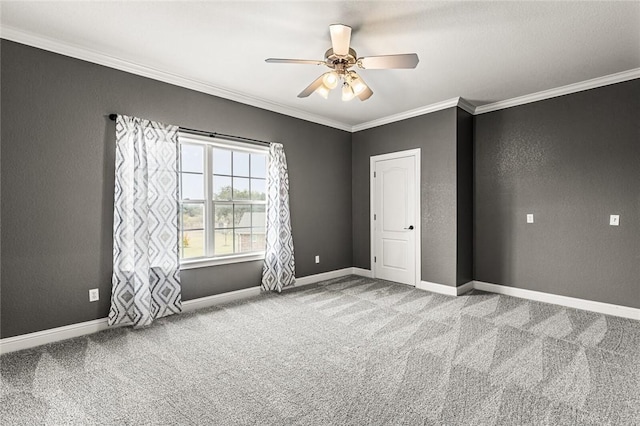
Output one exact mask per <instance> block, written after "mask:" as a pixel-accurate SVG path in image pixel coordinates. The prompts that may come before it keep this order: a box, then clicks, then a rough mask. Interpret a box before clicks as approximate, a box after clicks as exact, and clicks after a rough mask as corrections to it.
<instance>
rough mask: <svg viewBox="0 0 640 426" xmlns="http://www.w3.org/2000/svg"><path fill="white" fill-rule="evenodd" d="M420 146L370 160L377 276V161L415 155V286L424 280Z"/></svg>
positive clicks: (371, 232)
mask: <svg viewBox="0 0 640 426" xmlns="http://www.w3.org/2000/svg"><path fill="white" fill-rule="evenodd" d="M420 152H421V151H420V148H415V149H409V150H406V151H397V152H390V153H388V154H381V155H372V156H371V157H370V162H369V200H370V204H369V224H370V226H369V238H370V241H371V258H370V261H371V277H373V278H376V267H375V262H374V256H375V252H376V246H375V232H374V226H375V223H374V220H373V215H374V208H375V202H376V198H375V192H376V185H375V180H374V179H375V178H374V176H373V174H374V172H375V169H376V162H378V161H384V160H394V159H397V158H403V157H413V161H414V165H415V169H416V170H415V171H416V173H415V178H416V181H415V195H414V196H415V197H416V203H415V205H416V211H415V222H416V223H415V224H414V225H413V226H414V227H415V229H414V230H415V236H416V238H415V254H416V259H415V264H416V270H415V276H414V280H415V282H414V284H413V285H414V286H417V285H418V284H420V282H421V281H422V279H421V278H422V277H421V275H422V262H421V260H422V256H421V246H422V225H421V219H422V215H421V211H422V205H421V204H422V202H421V201H422V200H421V199H420V163H421V161H420Z"/></svg>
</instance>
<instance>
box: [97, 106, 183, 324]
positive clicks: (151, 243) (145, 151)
mask: <svg viewBox="0 0 640 426" xmlns="http://www.w3.org/2000/svg"><path fill="white" fill-rule="evenodd" d="M178 129H179V128H178V127H176V126H170V125H165V124H162V123H157V122H153V121H149V120H144V119H141V118H136V117H127V116H122V115H118V118H117V119H116V176H115V178H116V179H115V190H114V209H113V211H114V215H113V216H114V217H113V276H112V290H111V310H110V311H109V325H133V326H135V327H142V326H145V325H148V324H150V323H151V322H152V321H153V320H154V319H155V318H160V317H164V316H167V315H171V314H175V313H179V312H181V310H182V302H181V290H180V260H179V257H178V256H179V252H178V243H179V228H178V219H179V216H178V214H179V213H178V212H179V210H178V182H179V180H178V159H179V145H178Z"/></svg>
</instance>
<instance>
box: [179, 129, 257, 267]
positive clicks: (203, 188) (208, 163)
mask: <svg viewBox="0 0 640 426" xmlns="http://www.w3.org/2000/svg"><path fill="white" fill-rule="evenodd" d="M266 177H267V148H266V147H265V148H263V147H260V146H255V145H250V144H243V143H236V142H229V141H223V140H219V139H213V138H209V137H200V136H194V135H186V134H181V135H180V212H181V218H180V259H181V263H182V267H183V268H185V267H186V268H188V267H197V266H208V265H215V264H221V263H232V262H238V261H246V260H255V259H262V258H264V249H265V224H266V215H265V209H266V188H267V180H266Z"/></svg>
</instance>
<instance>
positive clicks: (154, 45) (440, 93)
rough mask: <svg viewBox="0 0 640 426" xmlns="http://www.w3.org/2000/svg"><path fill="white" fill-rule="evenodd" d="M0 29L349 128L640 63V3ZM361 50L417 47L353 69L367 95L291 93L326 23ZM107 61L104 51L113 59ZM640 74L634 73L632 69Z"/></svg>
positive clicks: (86, 19)
mask: <svg viewBox="0 0 640 426" xmlns="http://www.w3.org/2000/svg"><path fill="white" fill-rule="evenodd" d="M1 6H2V10H1V21H0V22H1V24H2V33H1V34H2V37H3V38H7V39H12V40H15V41H19V42H24V43H27V44H32V45H35V46H37V47H43V48H48V49H49V50H54V51H59V52H62V53H66V54H70V55H72V56H77V57H81V58H83V59H90V60H94V62H98V63H105V64H111V65H112V66H117V67H120V68H123V69H127V70H133V71H136V70H137V71H136V72H138V73H140V74H143V75H149V76H154V75H156V76H157V75H161V76H164V77H165V78H162V77H160V79H164V80H165V81H175V82H177V83H178V84H180V82H186V83H187V84H185V85H186V86H190V87H192V88H200V89H201V90H203V91H206V92H209V93H214V94H218V95H220V96H223V97H227V98H230V99H236V100H240V101H243V102H245V103H249V104H253V105H259V106H262V107H266V108H269V109H273V110H275V111H279V112H285V113H290V114H291V115H294V116H299V117H304V118H307V119H310V120H311V121H317V122H322V123H325V124H329V125H334V126H335V127H342V128H352V126H357V125H361V124H362V123H367V122H371V121H375V120H381V119H382V120H383V119H384V118H385V117H389V116H393V115H396V114H401V113H403V112H405V111H409V110H414V109H417V108H421V107H424V106H426V105H431V104H437V103H439V102H443V101H446V100H449V99H452V98H456V97H463V98H465V99H466V100H467V101H468V102H469V103H471V104H472V105H474V106H480V105H485V104H490V103H494V102H497V101H503V100H507V99H512V98H516V97H519V96H523V95H527V94H531V93H536V92H540V91H544V90H549V89H553V88H557V87H560V86H565V85H568V84H572V83H577V82H582V81H585V80H590V79H594V78H598V77H602V76H607V75H610V74H614V73H619V72H623V71H628V70H637V69H640V2H637V1H636V2H424V1H423V2H404V1H393V2H391V1H380V2H363V1H358V2H344V1H334V2H275V1H258V2H238V1H233V2H231V1H225V2H220V1H210V2H185V1H155V2H149V1H147V2H125V1H123V2H95V1H84V2H69V1H65V2H59V1H55V2H52V1H49V2H11V1H2V4H1ZM332 23H343V24H347V25H350V26H352V27H353V35H352V39H351V46H352V47H353V48H354V49H355V50H356V51H357V53H358V55H359V56H372V55H383V54H393V53H409V52H416V53H417V54H418V56H419V57H420V63H419V64H418V67H417V68H416V69H415V70H361V71H358V72H359V73H360V74H361V75H362V77H363V78H364V80H365V81H366V82H367V83H368V84H369V86H370V87H371V88H372V89H373V91H374V95H373V97H371V98H370V99H369V100H367V101H365V102H360V101H358V100H353V101H351V102H342V101H341V100H340V94H339V90H334V91H333V92H332V94H331V95H330V97H329V99H328V100H325V99H322V98H321V97H319V96H317V95H312V96H310V97H309V98H306V99H299V98H297V94H298V93H299V92H300V91H301V90H302V89H304V88H305V87H306V86H307V85H308V84H309V83H310V82H311V81H313V80H314V79H315V78H316V77H317V76H319V75H320V74H321V73H322V72H324V69H323V68H324V67H322V66H314V65H285V64H266V63H265V62H264V59H265V58H268V57H280V58H300V59H320V60H322V59H323V54H324V52H325V50H326V49H328V48H329V47H330V39H329V30H328V25H329V24H332ZM105 58H106V59H105ZM634 75H635V74H634Z"/></svg>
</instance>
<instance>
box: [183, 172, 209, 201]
mask: <svg viewBox="0 0 640 426" xmlns="http://www.w3.org/2000/svg"><path fill="white" fill-rule="evenodd" d="M180 175H181V177H182V199H183V200H204V179H203V177H204V175H202V174H190V173H181V174H180Z"/></svg>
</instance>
